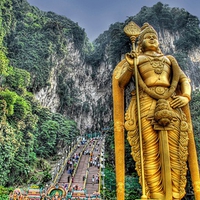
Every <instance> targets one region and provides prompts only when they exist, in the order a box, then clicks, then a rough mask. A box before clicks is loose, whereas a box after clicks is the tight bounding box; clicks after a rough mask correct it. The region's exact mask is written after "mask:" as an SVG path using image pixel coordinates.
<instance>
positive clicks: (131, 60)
mask: <svg viewBox="0 0 200 200" xmlns="http://www.w3.org/2000/svg"><path fill="white" fill-rule="evenodd" d="M134 58H136V54H135V53H133V52H131V53H127V54H126V55H125V59H126V61H127V62H128V64H129V65H130V66H133V65H134Z"/></svg>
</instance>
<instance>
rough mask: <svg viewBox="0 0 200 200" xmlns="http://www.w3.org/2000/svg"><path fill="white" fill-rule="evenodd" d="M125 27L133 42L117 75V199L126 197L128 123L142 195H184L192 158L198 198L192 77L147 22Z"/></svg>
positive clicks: (168, 199) (167, 199)
mask: <svg viewBox="0 0 200 200" xmlns="http://www.w3.org/2000/svg"><path fill="white" fill-rule="evenodd" d="M124 31H125V33H126V34H127V35H128V36H129V37H130V39H131V41H132V43H133V50H132V52H131V53H127V54H126V55H125V59H123V60H122V61H121V62H120V63H119V64H118V65H117V66H116V68H115V70H114V73H113V104H114V108H113V109H114V132H115V133H114V134H115V154H116V156H115V162H116V182H117V199H118V200H124V177H125V175H124V173H125V172H124V171H125V166H124V127H125V129H126V131H127V139H128V141H129V144H130V145H131V154H132V157H133V159H134V161H135V164H136V170H137V173H138V176H139V180H140V184H141V186H142V196H141V199H150V198H152V199H160V200H180V199H182V198H183V197H184V195H185V186H186V182H187V180H186V173H187V161H189V167H190V173H191V177H192V183H193V188H194V193H195V198H196V200H200V182H199V169H198V161H197V155H196V147H195V143H194V137H193V130H192V123H191V117H190V111H189V107H188V102H189V101H190V99H191V86H190V83H189V79H188V78H187V77H186V75H185V74H184V72H183V71H182V70H181V69H180V67H179V65H178V63H177V61H176V59H175V58H174V57H173V56H170V55H168V56H165V55H163V53H162V52H161V50H160V48H159V42H158V35H157V32H156V31H155V30H154V28H153V27H152V26H150V25H149V24H148V23H144V25H143V27H142V28H141V29H140V27H138V26H137V25H136V24H135V23H134V22H130V23H129V24H128V25H127V26H126V27H125V28H124ZM137 37H138V42H137V47H136V48H135V40H136V38H137ZM132 77H134V78H135V89H134V90H133V91H132V92H131V101H130V104H129V107H128V109H127V111H126V113H125V116H124V90H125V87H126V85H127V84H129V83H130V81H131V79H132ZM188 155H189V156H188Z"/></svg>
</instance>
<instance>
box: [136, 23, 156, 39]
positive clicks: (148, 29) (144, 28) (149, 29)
mask: <svg viewBox="0 0 200 200" xmlns="http://www.w3.org/2000/svg"><path fill="white" fill-rule="evenodd" d="M146 33H154V34H156V35H157V36H158V34H157V32H156V30H155V29H154V28H153V27H152V26H151V25H149V23H147V22H146V23H144V24H143V26H142V28H141V32H140V35H139V38H138V39H139V40H143V37H144V35H145V34H146Z"/></svg>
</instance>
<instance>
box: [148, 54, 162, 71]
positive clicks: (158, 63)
mask: <svg viewBox="0 0 200 200" xmlns="http://www.w3.org/2000/svg"><path fill="white" fill-rule="evenodd" d="M148 60H149V63H150V65H151V66H152V67H153V69H154V72H155V73H156V74H161V73H162V72H163V70H164V62H165V61H164V57H162V59H161V58H153V59H152V58H150V57H149V56H148Z"/></svg>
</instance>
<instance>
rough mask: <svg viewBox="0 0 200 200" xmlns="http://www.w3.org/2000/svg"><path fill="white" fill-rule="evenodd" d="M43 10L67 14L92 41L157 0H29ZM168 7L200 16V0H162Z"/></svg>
mask: <svg viewBox="0 0 200 200" xmlns="http://www.w3.org/2000/svg"><path fill="white" fill-rule="evenodd" d="M27 1H28V2H29V3H30V4H31V5H33V6H36V7H38V8H39V9H40V10H43V11H53V12H55V13H57V14H59V15H64V16H66V17H67V18H69V19H71V20H72V21H74V22H78V24H79V26H80V27H82V28H84V29H85V31H86V33H87V35H88V37H89V39H90V40H91V41H93V40H94V39H96V38H97V37H98V36H99V35H100V34H101V33H103V32H104V31H105V30H108V28H109V26H110V24H113V23H115V22H124V21H125V20H126V19H127V17H129V16H134V15H136V14H137V13H138V12H139V11H140V9H141V7H143V6H148V7H151V6H153V5H154V4H156V3H157V2H158V0H27ZM160 2H162V3H163V4H168V5H169V7H178V8H184V9H185V10H187V11H188V12H189V13H191V14H192V15H195V16H197V17H198V18H199V19H200V11H199V9H200V1H199V0H160Z"/></svg>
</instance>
